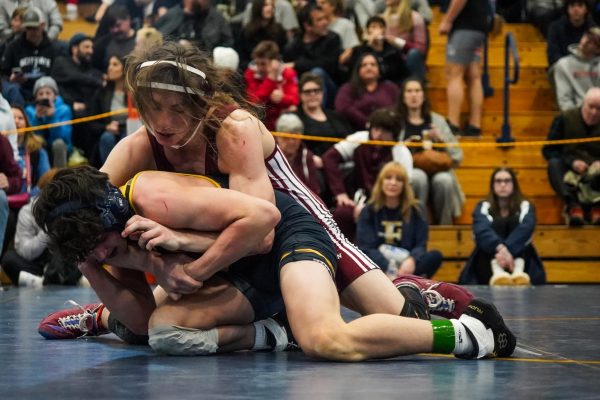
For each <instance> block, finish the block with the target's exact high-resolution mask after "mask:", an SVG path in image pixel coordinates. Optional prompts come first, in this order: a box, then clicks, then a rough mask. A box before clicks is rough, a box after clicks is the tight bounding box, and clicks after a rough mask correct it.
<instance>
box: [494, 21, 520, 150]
mask: <svg viewBox="0 0 600 400" xmlns="http://www.w3.org/2000/svg"><path fill="white" fill-rule="evenodd" d="M511 55H512V59H513V77H512V78H511V77H510V56H511ZM518 81H519V51H518V50H517V42H516V40H515V37H514V36H513V34H512V33H511V32H508V33H507V34H506V36H505V40H504V119H503V122H502V135H501V136H500V137H499V138H498V139H496V141H497V142H498V143H506V142H514V141H515V139H514V138H513V137H512V136H511V128H510V122H509V110H510V85H514V84H516V83H517V82H518Z"/></svg>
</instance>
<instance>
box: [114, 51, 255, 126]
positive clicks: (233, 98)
mask: <svg viewBox="0 0 600 400" xmlns="http://www.w3.org/2000/svg"><path fill="white" fill-rule="evenodd" d="M146 61H173V62H176V63H178V64H182V65H188V66H191V67H194V68H197V69H199V70H200V71H202V72H204V73H205V74H206V79H204V78H202V77H201V76H199V75H196V74H194V73H191V72H189V71H187V70H186V69H183V68H178V67H177V66H174V65H171V64H167V63H156V64H154V65H151V66H148V67H145V68H141V69H140V66H141V65H142V64H143V63H144V62H146ZM125 70H126V72H125V74H126V80H125V83H126V86H127V89H128V90H129V92H131V93H132V94H133V99H134V101H135V105H136V107H137V109H138V111H139V114H140V116H141V117H142V120H143V119H144V117H148V115H150V114H151V113H152V110H153V109H155V108H156V107H157V104H156V102H155V101H154V97H153V96H152V94H153V92H155V91H157V94H158V95H160V93H161V92H163V91H162V90H161V89H156V88H153V87H148V84H149V83H151V82H160V83H163V84H169V85H178V86H183V87H188V88H191V93H190V92H188V91H186V93H181V96H183V97H185V102H184V107H185V110H184V113H185V114H186V115H187V116H189V117H191V118H193V119H196V120H204V124H205V125H206V126H208V127H210V128H211V129H213V130H215V131H218V130H219V128H220V127H221V123H222V121H221V119H220V118H219V116H218V115H215V112H214V111H215V110H216V109H219V108H222V107H224V106H226V105H230V104H238V105H239V106H240V107H241V108H244V109H245V110H247V111H249V112H250V113H251V114H253V115H255V116H256V114H257V112H256V111H257V109H256V107H255V106H254V105H253V104H252V103H250V102H249V101H248V100H246V99H245V98H244V96H243V95H242V94H241V93H240V92H239V90H236V91H232V90H231V88H232V87H234V85H233V84H232V82H231V81H230V80H231V78H230V77H229V75H228V74H227V73H226V72H225V71H224V70H223V69H219V68H217V67H215V66H214V64H213V62H212V59H211V57H210V55H208V54H207V53H205V52H203V51H201V50H200V49H198V48H197V47H195V46H192V45H181V44H178V43H176V42H165V43H163V44H161V45H157V46H154V47H152V48H150V49H148V50H147V51H144V52H141V53H134V54H132V55H130V56H129V57H127V64H126V66H125Z"/></svg>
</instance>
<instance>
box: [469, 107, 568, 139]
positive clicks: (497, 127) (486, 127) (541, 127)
mask: <svg viewBox="0 0 600 400" xmlns="http://www.w3.org/2000/svg"><path fill="white" fill-rule="evenodd" d="M556 115H557V111H523V112H511V113H510V114H509V116H508V117H509V120H508V121H509V124H510V127H511V136H512V137H514V138H516V139H517V140H519V139H520V140H544V139H545V138H546V137H547V136H548V131H549V130H550V126H551V125H552V121H553V120H554V118H555V117H556ZM464 117H465V120H466V119H467V117H468V115H467V114H466V113H465V115H464ZM503 123H504V115H503V113H502V112H493V111H489V110H486V111H485V112H484V114H483V117H482V121H481V129H482V131H483V134H484V135H486V136H490V135H491V136H493V137H499V136H501V135H502V125H503Z"/></svg>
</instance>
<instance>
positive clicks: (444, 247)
mask: <svg viewBox="0 0 600 400" xmlns="http://www.w3.org/2000/svg"><path fill="white" fill-rule="evenodd" d="M599 233H600V228H598V227H594V226H584V227H579V228H570V227H567V226H564V225H562V226H553V225H541V224H538V225H537V227H536V230H535V232H534V234H533V244H534V246H535V248H536V250H537V252H538V254H539V256H540V257H542V258H543V259H563V258H571V259H586V260H587V259H595V258H598V259H600V248H599V247H598V246H597V239H596V238H597V235H598V234H599ZM428 248H430V249H437V250H439V251H441V252H442V254H443V255H444V258H445V259H453V258H455V259H465V258H468V257H469V255H470V254H471V252H472V251H473V248H474V243H473V234H472V227H470V226H456V225H453V226H430V228H429V242H428Z"/></svg>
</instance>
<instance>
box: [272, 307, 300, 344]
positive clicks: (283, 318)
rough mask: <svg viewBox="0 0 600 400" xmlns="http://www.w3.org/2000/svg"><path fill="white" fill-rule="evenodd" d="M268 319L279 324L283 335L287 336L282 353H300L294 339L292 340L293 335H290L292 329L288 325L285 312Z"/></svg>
mask: <svg viewBox="0 0 600 400" xmlns="http://www.w3.org/2000/svg"><path fill="white" fill-rule="evenodd" d="M269 319H271V320H274V321H275V322H277V324H279V326H280V327H282V328H283V329H284V330H285V333H286V335H287V338H286V342H287V344H286V346H285V348H284V349H283V351H301V349H300V346H299V345H298V342H296V338H294V334H293V333H292V328H291V327H290V323H289V321H288V318H287V314H286V313H285V311H282V312H280V313H277V314H275V315H274V316H272V317H271V318H269ZM277 341H278V342H279V341H280V339H279V338H278V339H277ZM278 345H279V343H278ZM275 351H278V350H275Z"/></svg>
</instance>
